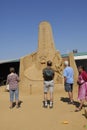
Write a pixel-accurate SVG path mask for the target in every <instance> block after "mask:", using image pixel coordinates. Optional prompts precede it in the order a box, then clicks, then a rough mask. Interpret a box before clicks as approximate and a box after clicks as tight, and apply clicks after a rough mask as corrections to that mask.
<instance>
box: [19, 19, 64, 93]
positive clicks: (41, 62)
mask: <svg viewBox="0 0 87 130" xmlns="http://www.w3.org/2000/svg"><path fill="white" fill-rule="evenodd" d="M48 60H51V61H52V62H53V68H54V70H55V84H63V77H62V70H63V62H62V58H61V55H60V52H59V51H57V50H56V49H55V45H54V40H53V35H52V29H51V26H50V24H49V23H48V22H46V21H44V22H41V23H40V25H39V36H38V49H37V51H36V52H35V53H32V54H30V55H27V56H25V57H22V58H21V60H20V80H21V81H20V90H22V91H23V92H29V91H31V89H30V88H32V87H38V86H41V87H42V85H43V77H42V69H43V68H44V67H46V62H47V61H48Z"/></svg>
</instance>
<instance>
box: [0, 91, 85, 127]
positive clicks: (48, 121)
mask: <svg viewBox="0 0 87 130" xmlns="http://www.w3.org/2000/svg"><path fill="white" fill-rule="evenodd" d="M61 97H63V98H62V99H63V100H62V101H61V100H60V99H61ZM66 97H67V93H65V92H64V90H59V91H58V92H56V93H55V94H54V108H53V109H49V107H48V108H43V107H42V101H43V94H41V93H40V94H32V95H27V96H25V95H23V94H22V93H20V100H21V101H22V104H21V107H20V108H19V109H17V108H15V107H14V108H13V109H9V93H8V92H3V91H1V89H0V118H1V119H0V130H85V129H87V119H86V118H85V116H84V109H82V111H80V112H77V113H76V112H74V110H75V105H68V104H67V101H66ZM74 98H75V100H76V98H77V91H76V89H75V90H74ZM64 121H67V122H68V124H64Z"/></svg>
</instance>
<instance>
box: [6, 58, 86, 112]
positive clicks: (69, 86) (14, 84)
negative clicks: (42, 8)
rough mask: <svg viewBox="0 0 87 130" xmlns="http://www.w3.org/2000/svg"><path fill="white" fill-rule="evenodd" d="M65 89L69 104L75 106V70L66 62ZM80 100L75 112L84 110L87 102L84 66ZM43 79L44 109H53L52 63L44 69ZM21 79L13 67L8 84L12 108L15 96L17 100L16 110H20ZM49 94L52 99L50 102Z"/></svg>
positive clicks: (80, 79)
mask: <svg viewBox="0 0 87 130" xmlns="http://www.w3.org/2000/svg"><path fill="white" fill-rule="evenodd" d="M64 66H65V68H64V70H63V77H64V88H65V91H66V92H68V96H69V102H68V103H69V104H74V99H73V85H74V71H73V68H72V67H70V66H69V62H68V61H65V62H64ZM78 72H79V75H78V80H77V84H78V99H79V100H80V105H79V107H77V108H76V110H75V112H78V111H80V110H81V109H82V107H83V105H84V102H85V100H86V101H87V73H86V71H85V70H84V68H83V66H79V67H78ZM42 74H43V79H44V85H43V88H44V107H45V108H47V107H48V105H49V108H53V92H54V76H55V70H54V69H53V68H52V62H51V61H50V60H49V61H47V67H46V68H44V69H43V72H42ZM19 81H20V79H19V77H18V75H17V74H16V73H15V69H14V68H13V67H11V68H10V74H9V75H8V76H7V84H9V93H10V108H11V109H12V108H13V102H14V96H15V100H16V108H19V87H18V83H19ZM48 93H49V95H50V99H49V100H48Z"/></svg>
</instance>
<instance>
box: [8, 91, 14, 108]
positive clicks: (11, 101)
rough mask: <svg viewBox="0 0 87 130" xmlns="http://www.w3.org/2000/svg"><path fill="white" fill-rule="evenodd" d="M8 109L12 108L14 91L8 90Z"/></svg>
mask: <svg viewBox="0 0 87 130" xmlns="http://www.w3.org/2000/svg"><path fill="white" fill-rule="evenodd" d="M9 93H10V108H13V101H14V91H13V90H10V91H9Z"/></svg>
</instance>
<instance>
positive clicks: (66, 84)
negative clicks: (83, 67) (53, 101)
mask: <svg viewBox="0 0 87 130" xmlns="http://www.w3.org/2000/svg"><path fill="white" fill-rule="evenodd" d="M65 91H66V92H72V91H73V84H69V83H65Z"/></svg>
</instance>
